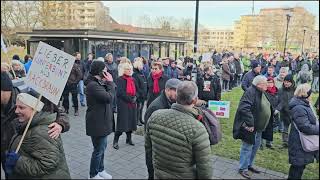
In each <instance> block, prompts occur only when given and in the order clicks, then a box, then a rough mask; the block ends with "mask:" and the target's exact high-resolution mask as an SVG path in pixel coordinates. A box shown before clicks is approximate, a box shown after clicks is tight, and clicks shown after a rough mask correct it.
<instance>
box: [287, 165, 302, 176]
mask: <svg viewBox="0 0 320 180" xmlns="http://www.w3.org/2000/svg"><path fill="white" fill-rule="evenodd" d="M305 168H306V166H295V165H291V166H290V169H289V175H288V179H301V177H302V174H303V171H304V169H305Z"/></svg>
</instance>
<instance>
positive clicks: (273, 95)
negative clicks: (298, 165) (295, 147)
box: [261, 77, 279, 149]
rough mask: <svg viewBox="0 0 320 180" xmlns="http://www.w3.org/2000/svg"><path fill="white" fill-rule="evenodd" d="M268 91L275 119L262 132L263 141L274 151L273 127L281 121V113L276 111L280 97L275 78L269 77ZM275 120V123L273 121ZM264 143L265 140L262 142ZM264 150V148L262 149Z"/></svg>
mask: <svg viewBox="0 0 320 180" xmlns="http://www.w3.org/2000/svg"><path fill="white" fill-rule="evenodd" d="M267 82H268V85H267V90H266V95H267V97H268V99H269V102H270V104H271V106H272V108H273V109H274V113H273V115H274V117H273V118H271V119H270V120H269V123H268V125H267V127H266V129H265V130H264V131H263V132H262V139H265V140H266V147H267V148H270V149H274V148H273V146H272V141H273V125H274V121H277V120H279V111H278V110H276V108H277V107H278V104H279V97H278V88H277V87H276V86H275V84H274V79H273V77H268V78H267ZM272 120H274V121H272ZM262 141H263V140H262ZM261 147H263V142H262V143H261ZM262 149H263V148H262Z"/></svg>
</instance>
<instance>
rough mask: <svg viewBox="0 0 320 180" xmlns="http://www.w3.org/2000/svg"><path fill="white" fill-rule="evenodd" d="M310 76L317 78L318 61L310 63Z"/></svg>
mask: <svg viewBox="0 0 320 180" xmlns="http://www.w3.org/2000/svg"><path fill="white" fill-rule="evenodd" d="M312 75H313V77H319V59H316V60H314V61H313V63H312Z"/></svg>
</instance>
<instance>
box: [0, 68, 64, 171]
mask: <svg viewBox="0 0 320 180" xmlns="http://www.w3.org/2000/svg"><path fill="white" fill-rule="evenodd" d="M19 93H20V91H19V89H18V88H17V87H14V86H13V85H12V82H11V80H10V78H9V77H8V74H7V73H5V72H1V123H2V124H1V163H2V165H3V167H4V163H5V161H6V156H5V152H6V151H7V150H8V148H9V143H10V141H11V138H12V137H13V136H14V132H15V131H14V128H15V127H14V126H13V123H12V122H13V121H14V119H15V118H16V117H17V116H16V114H15V110H16V106H15V105H16V98H17V96H18V94H19ZM49 128H50V130H48V132H47V133H48V134H49V136H50V137H51V138H58V137H59V135H60V133H64V132H67V131H68V130H69V128H70V125H69V123H68V117H67V116H66V115H65V114H64V113H63V112H58V114H57V116H56V120H55V122H53V123H51V124H50V125H49ZM5 175H6V177H8V175H7V173H5Z"/></svg>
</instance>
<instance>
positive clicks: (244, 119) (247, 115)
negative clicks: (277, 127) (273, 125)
mask: <svg viewBox="0 0 320 180" xmlns="http://www.w3.org/2000/svg"><path fill="white" fill-rule="evenodd" d="M262 93H263V92H261V91H260V90H258V89H257V87H256V86H254V85H252V86H251V87H249V88H248V89H247V91H245V92H244V94H243V96H242V97H241V99H240V103H239V105H238V109H237V112H236V115H235V119H234V123H233V138H234V139H242V140H243V141H245V142H246V143H248V144H254V143H255V133H256V132H257V127H258V126H260V123H261V122H260V121H259V112H260V111H261V97H262ZM266 96H267V98H268V95H266ZM270 108H271V116H270V119H269V121H273V119H272V118H273V108H272V106H271V107H270ZM244 124H245V125H246V126H247V127H254V131H253V132H249V131H247V130H245V129H244V127H243V126H244Z"/></svg>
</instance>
